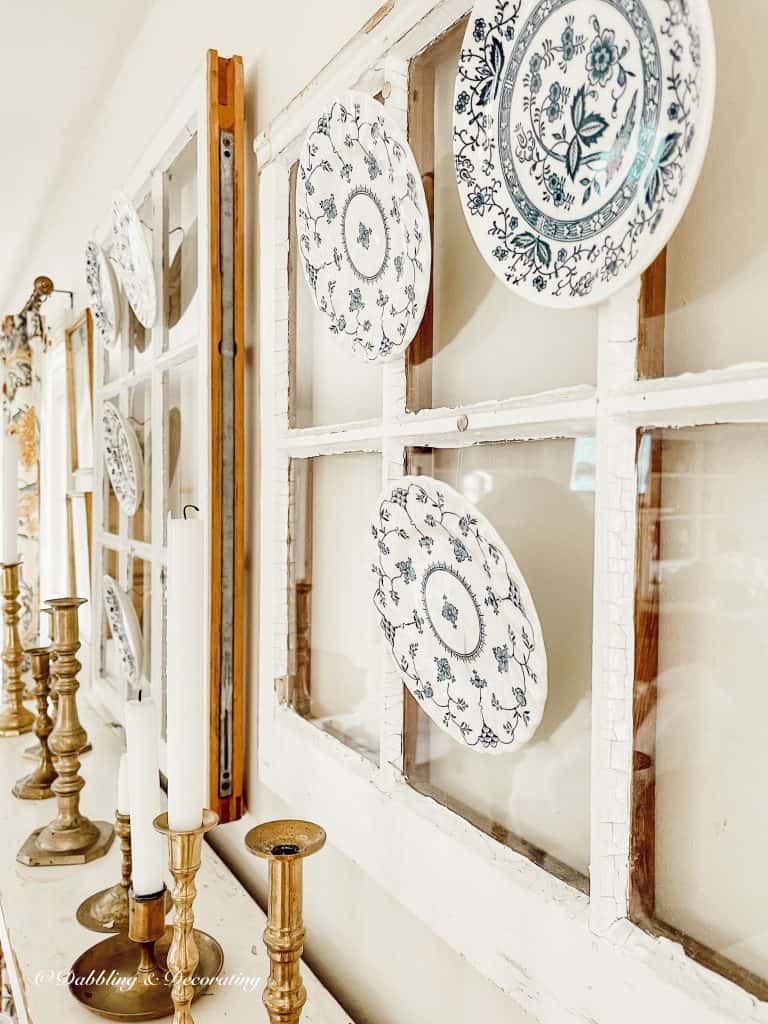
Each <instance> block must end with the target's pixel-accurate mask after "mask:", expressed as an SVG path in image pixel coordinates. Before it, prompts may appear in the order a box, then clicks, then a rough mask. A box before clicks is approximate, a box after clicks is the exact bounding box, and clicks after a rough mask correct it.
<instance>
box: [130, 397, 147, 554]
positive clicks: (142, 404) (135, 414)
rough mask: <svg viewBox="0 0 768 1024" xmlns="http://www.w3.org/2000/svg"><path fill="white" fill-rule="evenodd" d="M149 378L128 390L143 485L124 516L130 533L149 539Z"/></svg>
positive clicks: (137, 537) (134, 537)
mask: <svg viewBox="0 0 768 1024" xmlns="http://www.w3.org/2000/svg"><path fill="white" fill-rule="evenodd" d="M151 415H152V382H151V381H150V380H149V379H146V380H142V381H140V382H139V383H138V384H137V385H136V387H135V388H133V389H132V390H131V391H129V393H128V421H129V422H130V424H131V426H132V427H133V429H134V431H135V432H136V440H137V441H138V442H139V448H140V449H141V452H142V457H143V458H142V462H143V473H144V486H143V489H142V497H141V504H140V505H139V507H138V509H137V511H136V514H135V515H134V516H131V518H130V519H129V520H128V523H129V527H128V528H129V531H130V536H131V537H132V538H133V539H134V540H141V541H145V542H146V543H149V542H150V541H151V540H152V421H151Z"/></svg>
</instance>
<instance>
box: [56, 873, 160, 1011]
mask: <svg viewBox="0 0 768 1024" xmlns="http://www.w3.org/2000/svg"><path fill="white" fill-rule="evenodd" d="M166 932H167V929H166V926H165V889H162V890H161V891H160V892H158V893H154V894H153V895H151V896H136V895H135V894H134V892H133V890H132V889H131V890H130V891H129V894H128V934H127V935H125V934H123V935H113V936H112V937H111V938H109V939H102V940H101V942H97V943H96V945H95V946H91V948H90V949H87V950H86V951H85V952H84V953H83V954H81V955H80V956H79V957H78V958H77V960H76V961H75V962H74V964H73V965H72V968H71V970H70V982H69V990H70V992H71V993H72V995H73V996H74V997H75V999H77V1000H78V1002H80V1003H83V1005H84V1006H87V1007H88V1009H89V1010H93V1011H94V1013H98V1014H99V1016H100V1017H107V1018H108V1019H109V1020H129V1021H130V1020H154V1019H156V1018H158V1017H166V1016H167V1015H168V1014H169V1013H170V1009H171V1004H170V991H169V986H168V981H167V979H166V978H165V958H164V956H163V955H162V951H161V949H160V946H161V943H162V940H163V938H164V937H165V935H166Z"/></svg>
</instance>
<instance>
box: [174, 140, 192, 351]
mask: <svg viewBox="0 0 768 1024" xmlns="http://www.w3.org/2000/svg"><path fill="white" fill-rule="evenodd" d="M166 198H167V202H168V219H167V224H168V240H167V247H168V269H167V278H166V303H167V306H166V323H167V326H168V345H169V346H170V347H171V348H173V347H174V346H175V345H180V344H184V342H189V341H192V340H193V339H194V338H195V336H196V332H197V328H198V321H199V305H198V302H197V136H193V137H192V138H191V139H190V140H189V142H187V144H186V146H185V147H184V149H183V150H182V151H181V153H179V155H178V157H177V158H176V159H175V160H174V162H173V164H172V165H171V169H170V171H169V172H168V175H167V177H166Z"/></svg>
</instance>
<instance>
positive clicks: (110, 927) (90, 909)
mask: <svg viewBox="0 0 768 1024" xmlns="http://www.w3.org/2000/svg"><path fill="white" fill-rule="evenodd" d="M115 832H116V833H117V836H118V838H119V840H120V873H121V876H122V877H121V879H120V881H119V882H117V883H116V884H115V885H111V886H110V887H109V888H108V889H101V890H100V891H99V892H95V893H94V894H93V896H89V897H88V899H87V900H83V902H82V903H81V904H80V906H79V907H78V908H77V912H76V915H75V916H76V917H77V920H78V921H79V922H80V924H81V925H82V926H83V928H87V929H88V930H89V931H91V932H106V933H113V932H127V931H128V892H129V890H130V888H131V870H132V866H133V864H132V857H131V816H130V814H121V813H120V812H119V811H116V812H115ZM172 906H173V900H172V899H171V894H170V893H169V892H168V890H167V889H166V892H165V910H166V913H167V912H168V911H169V910H170V909H171V907H172Z"/></svg>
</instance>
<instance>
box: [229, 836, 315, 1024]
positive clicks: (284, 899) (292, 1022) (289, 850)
mask: <svg viewBox="0 0 768 1024" xmlns="http://www.w3.org/2000/svg"><path fill="white" fill-rule="evenodd" d="M324 844H325V831H324V830H323V829H322V828H320V826H319V825H314V824H313V823H312V822H311V821H268V822H266V823H265V824H263V825H257V827H256V828H253V829H251V831H250V832H249V833H248V834H247V836H246V837H245V845H246V846H247V847H248V849H249V850H250V851H251V853H253V854H255V855H256V856H257V857H263V858H265V859H266V860H267V861H269V897H268V900H269V906H268V914H267V927H266V928H265V929H264V945H265V946H266V947H267V951H268V953H269V960H270V970H269V979H268V981H267V984H266V986H265V988H264V995H263V997H262V998H263V1002H264V1006H265V1007H266V1008H267V1013H268V1014H269V1019H270V1021H271V1024H298V1020H299V1018H300V1017H301V1011H302V1009H303V1007H304V1004H305V1003H306V1001H307V990H306V989H305V988H304V983H303V981H302V980H301V968H300V962H301V954H302V952H303V950H304V917H303V910H302V904H303V860H304V858H305V857H309V856H310V855H311V854H313V853H317V851H318V850H320V849H322V847H323V845H324Z"/></svg>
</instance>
